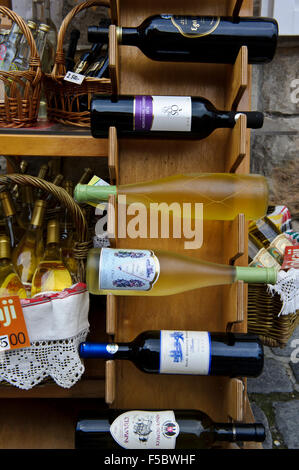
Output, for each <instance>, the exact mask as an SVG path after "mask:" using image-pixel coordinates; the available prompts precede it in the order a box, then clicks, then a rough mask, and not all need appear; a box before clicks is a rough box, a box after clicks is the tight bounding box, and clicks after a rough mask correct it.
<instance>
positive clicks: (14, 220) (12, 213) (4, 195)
mask: <svg viewBox="0 0 299 470" xmlns="http://www.w3.org/2000/svg"><path fill="white" fill-rule="evenodd" d="M0 201H1V205H2V210H3V215H4V222H5V230H6V233H7V236H8V237H9V239H10V247H11V249H14V248H15V246H16V245H17V244H18V243H19V241H20V238H21V235H20V233H21V231H22V224H21V223H20V221H19V218H18V216H17V212H16V209H15V207H14V204H13V201H12V199H11V197H10V194H9V193H8V192H7V191H2V192H0Z"/></svg>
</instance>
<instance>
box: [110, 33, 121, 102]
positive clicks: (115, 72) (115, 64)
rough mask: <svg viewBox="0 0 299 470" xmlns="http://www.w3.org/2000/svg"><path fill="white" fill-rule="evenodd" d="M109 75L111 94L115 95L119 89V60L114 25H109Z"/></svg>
mask: <svg viewBox="0 0 299 470" xmlns="http://www.w3.org/2000/svg"><path fill="white" fill-rule="evenodd" d="M109 75H110V79H111V86H112V94H113V95H117V94H118V90H119V60H118V42H117V34H116V26H115V25H111V26H109Z"/></svg>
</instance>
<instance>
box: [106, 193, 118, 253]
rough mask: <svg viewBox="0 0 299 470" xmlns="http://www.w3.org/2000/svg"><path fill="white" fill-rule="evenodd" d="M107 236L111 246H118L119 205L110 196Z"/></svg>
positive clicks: (113, 197) (112, 196)
mask: <svg viewBox="0 0 299 470" xmlns="http://www.w3.org/2000/svg"><path fill="white" fill-rule="evenodd" d="M107 235H108V238H109V241H110V246H111V247H112V248H113V247H115V246H116V240H117V204H116V198H115V196H114V195H112V194H111V195H109V198H108V209H107Z"/></svg>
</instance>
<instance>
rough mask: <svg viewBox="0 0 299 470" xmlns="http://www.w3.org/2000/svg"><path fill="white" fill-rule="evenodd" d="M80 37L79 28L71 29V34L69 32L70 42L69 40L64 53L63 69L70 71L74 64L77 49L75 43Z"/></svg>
mask: <svg viewBox="0 0 299 470" xmlns="http://www.w3.org/2000/svg"><path fill="white" fill-rule="evenodd" d="M79 38H80V31H79V29H76V28H74V29H72V31H71V34H70V42H69V47H68V51H67V54H66V59H65V70H66V71H67V72H68V71H72V70H73V68H74V65H75V54H76V50H77V44H78V41H79Z"/></svg>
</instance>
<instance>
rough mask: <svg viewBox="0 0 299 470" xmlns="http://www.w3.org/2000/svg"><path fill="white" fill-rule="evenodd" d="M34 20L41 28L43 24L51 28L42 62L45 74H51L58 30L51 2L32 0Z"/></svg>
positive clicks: (48, 0) (47, 0)
mask: <svg viewBox="0 0 299 470" xmlns="http://www.w3.org/2000/svg"><path fill="white" fill-rule="evenodd" d="M32 20H33V21H34V22H36V23H37V25H38V26H39V25H40V24H41V23H43V24H46V25H47V26H49V31H48V35H47V39H46V45H45V54H44V57H43V60H42V69H43V71H44V72H45V73H49V72H51V70H52V68H53V65H54V61H55V53H56V48H57V28H56V25H55V23H54V21H53V19H52V17H51V2H50V0H32Z"/></svg>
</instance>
